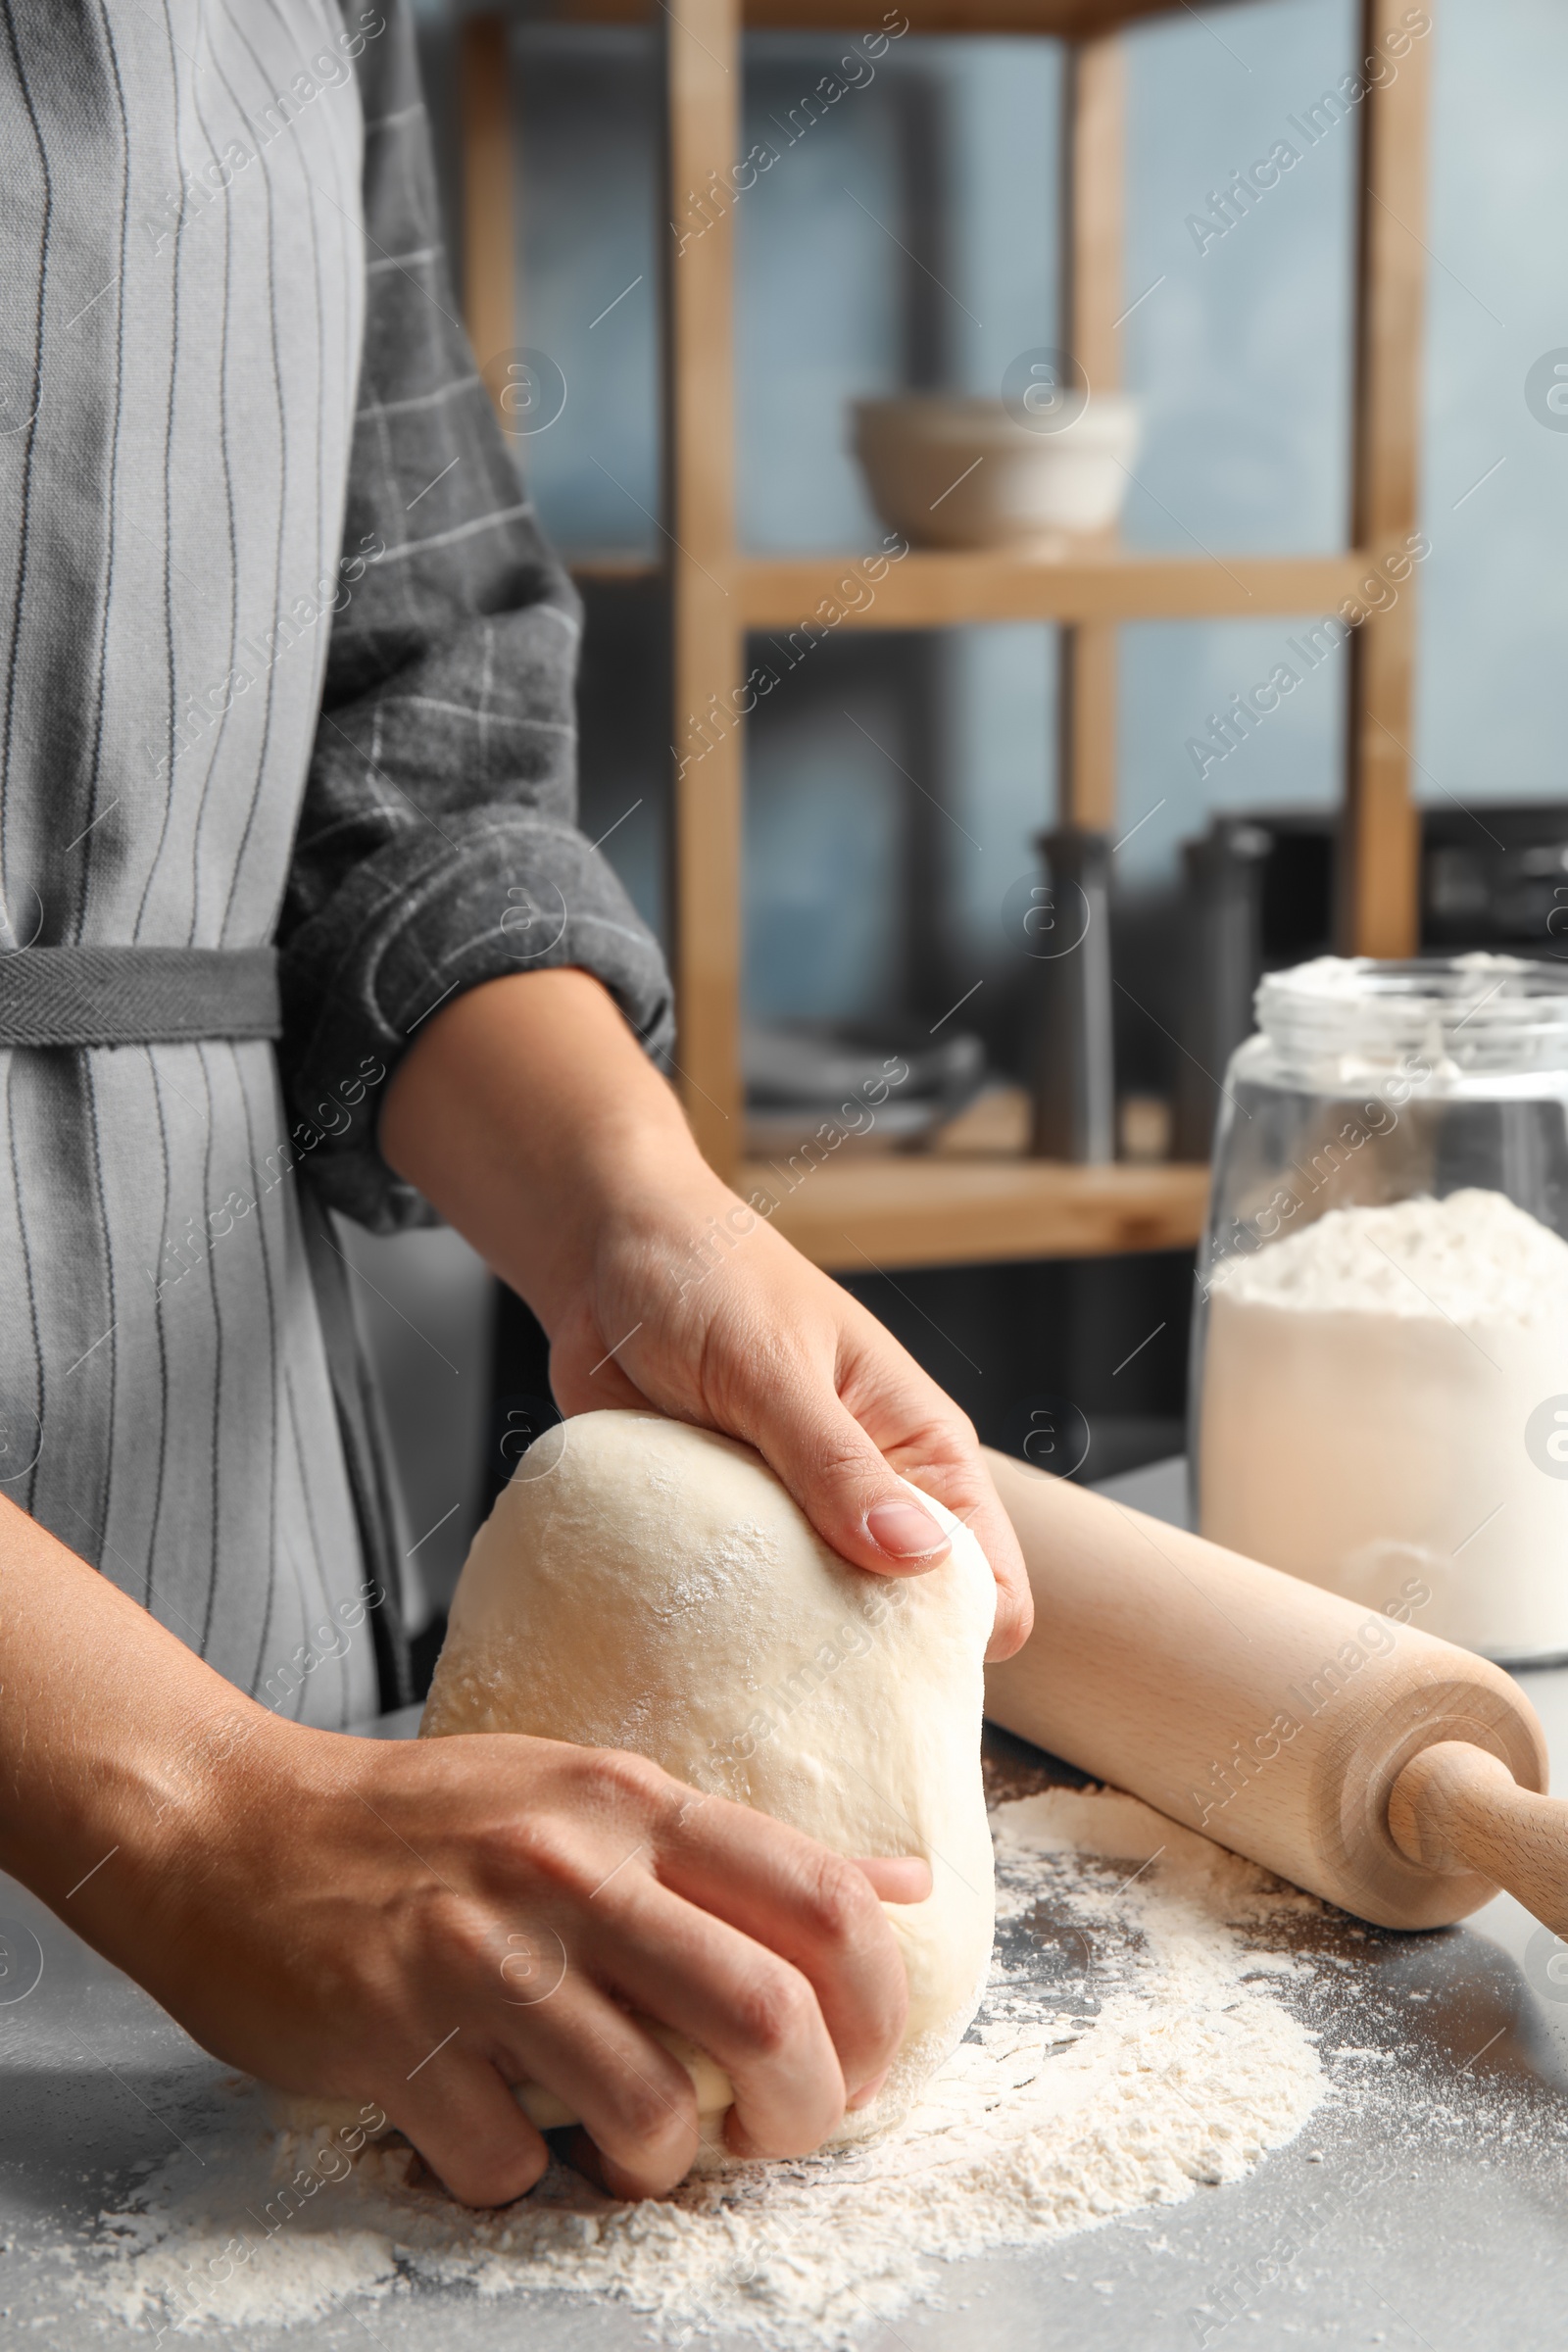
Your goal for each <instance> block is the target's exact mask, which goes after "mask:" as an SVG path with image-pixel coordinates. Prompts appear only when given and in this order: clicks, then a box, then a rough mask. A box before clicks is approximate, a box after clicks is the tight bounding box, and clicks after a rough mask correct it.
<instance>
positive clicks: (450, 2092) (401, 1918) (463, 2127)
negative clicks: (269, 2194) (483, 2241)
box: [0, 1497, 931, 2205]
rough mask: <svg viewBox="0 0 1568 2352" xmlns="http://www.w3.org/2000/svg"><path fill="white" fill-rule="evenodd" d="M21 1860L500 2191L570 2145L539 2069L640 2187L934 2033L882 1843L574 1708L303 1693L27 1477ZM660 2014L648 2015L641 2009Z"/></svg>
mask: <svg viewBox="0 0 1568 2352" xmlns="http://www.w3.org/2000/svg"><path fill="white" fill-rule="evenodd" d="M0 1682H3V1684H4V1690H5V1705H4V1708H3V1709H0V1788H3V1790H4V1802H3V1804H0V1869H4V1870H7V1871H10V1872H11V1873H13V1874H14V1875H15V1876H16V1877H17V1878H19V1879H21V1880H22V1881H23V1882H24V1883H25V1885H26V1886H28V1887H31V1888H32V1889H33V1891H34V1892H35V1893H36V1894H38V1895H40V1896H41V1897H42V1899H43V1900H44V1901H45V1902H46V1903H48V1904H49V1905H50V1906H51V1907H52V1908H53V1909H54V1910H55V1911H56V1912H57V1913H58V1914H59V1916H60V1917H61V1918H62V1919H63V1920H65V1921H66V1922H67V1924H68V1925H69V1926H71V1927H72V1928H73V1929H74V1930H75V1931H76V1933H77V1934H78V1935H81V1936H85V1937H86V1938H87V1940H88V1941H89V1942H90V1943H92V1944H93V1945H94V1946H95V1947H96V1948H97V1949H98V1950H99V1951H100V1952H102V1953H103V1954H104V1955H105V1957H106V1958H107V1959H109V1960H112V1961H113V1962H114V1963H115V1965H116V1966H117V1967H119V1968H123V1969H124V1970H125V1971H126V1973H127V1974H128V1975H130V1976H132V1977H134V1978H135V1979H136V1981H137V1982H138V1983H139V1984H141V1985H145V1986H146V1988H147V1989H148V1991H149V1992H151V1993H152V1994H153V1995H154V1996H155V1998H156V1999H158V2000H160V2001H161V2002H162V2003H163V2005H164V2007H165V2008H166V2009H168V2010H169V2012H170V2013H171V2015H172V2016H173V2017H175V2018H177V2019H178V2020H179V2022H180V2024H181V2025H182V2026H184V2027H185V2028H186V2029H187V2031H188V2032H190V2033H191V2034H194V2035H195V2036H196V2038H197V2040H198V2041H200V2042H201V2043H202V2044H203V2046H204V2047H205V2048H207V2049H209V2050H211V2051H213V2052H214V2053H215V2055H217V2056H218V2057H220V2058H221V2059H223V2060H225V2061H226V2062H227V2063H228V2064H230V2065H233V2066H238V2067H242V2068H244V2069H245V2071H246V2072H247V2073H248V2074H253V2075H257V2076H260V2077H261V2079H262V2080H263V2081H264V2082H274V2083H276V2084H278V2085H279V2086H280V2087H281V2088H283V2089H285V2090H291V2091H296V2092H302V2093H305V2094H306V2095H308V2096H316V2097H323V2096H324V2097H343V2098H352V2099H353V2100H355V2101H356V2102H358V2103H360V2104H361V2105H362V2106H363V2105H366V2104H368V2103H369V2102H374V2103H375V2104H376V2105H378V2106H380V2107H381V2108H382V2109H383V2110H384V2112H385V2114H386V2115H387V2116H388V2117H389V2118H390V2119H391V2121H392V2122H393V2123H394V2124H397V2125H399V2126H400V2127H401V2128H402V2130H403V2131H406V2132H407V2134H408V2136H409V2137H410V2139H411V2140H413V2142H414V2144H415V2146H416V2147H417V2149H418V2150H419V2152H420V2154H421V2155H422V2156H423V2157H424V2158H425V2159H426V2161H427V2162H428V2164H429V2165H430V2167H431V2169H432V2171H434V2172H435V2173H436V2174H438V2175H439V2176H440V2178H441V2179H442V2180H445V2181H446V2183H447V2185H448V2186H449V2187H450V2188H451V2189H452V2190H453V2192H454V2194H456V2195H457V2196H459V2197H462V2198H464V2199H465V2200H466V2201H467V2202H469V2203H471V2204H485V2205H488V2204H504V2203H507V2202H509V2201H510V2200H511V2199H512V2198H514V2197H516V2196H520V2195H521V2194H522V2192H523V2191H524V2190H525V2189H527V2188H529V2187H530V2186H531V2185H532V2183H533V2182H534V2181H535V2180H537V2179H538V2178H539V2175H540V2174H541V2173H542V2172H543V2170H544V2168H545V2163H546V2149H545V2144H544V2142H543V2140H542V2139H541V2138H540V2136H539V2133H538V2132H537V2131H535V2130H534V2128H533V2126H532V2125H531V2124H530V2123H529V2122H528V2121H527V2119H526V2118H525V2117H524V2115H523V2114H522V2112H521V2110H520V2109H519V2108H518V2106H517V2105H516V2102H515V2100H514V2098H513V2097H512V2096H511V2093H510V2090H509V2087H508V2086H509V2084H512V2083H515V2082H525V2081H527V2082H540V2083H543V2084H545V2085H546V2086H547V2087H549V2088H550V2089H552V2090H554V2091H557V2092H558V2093H559V2094H560V2095H561V2096H562V2097H564V2098H565V2099H568V2100H569V2101H570V2102H571V2104H572V2105H573V2106H574V2107H575V2109H576V2111H577V2113H578V2114H579V2115H581V2116H582V2118H583V2119H584V2124H585V2126H586V2129H587V2131H588V2133H589V2136H590V2138H591V2139H592V2141H593V2142H594V2144H595V2146H596V2147H597V2148H598V2150H599V2151H600V2157H601V2170H602V2173H603V2177H604V2179H605V2181H606V2185H607V2186H609V2187H610V2188H611V2189H613V2191H615V2192H616V2193H619V2194H622V2195H628V2196H636V2195H648V2194H657V2193H658V2192H659V2191H661V2190H663V2189H667V2188H669V2187H671V2186H672V2185H673V2183H674V2182H675V2181H677V2180H679V2179H680V2178H681V2176H682V2174H683V2173H684V2172H685V2171H686V2169H687V2167H688V2165H689V2164H690V2162H691V2160H692V2156H693V2154H694V2153H695V2150H696V2145H697V2117H696V2102H695V2097H694V2093H693V2090H692V2083H691V2078H690V2077H689V2076H688V2075H687V2073H686V2071H685V2069H684V2068H683V2067H680V2066H678V2065H677V2064H676V2063H675V2061H674V2060H673V2059H672V2058H671V2057H670V2055H669V2053H668V2051H667V2050H666V2049H664V2047H663V2046H662V2043H661V2042H659V2041H658V2040H656V2039H655V2038H654V2036H653V2035H652V2034H650V2033H649V2032H648V2030H647V2028H646V2026H645V2025H643V2024H642V2023H640V2022H639V2019H640V2018H652V2019H655V2020H657V2021H658V2022H660V2023H661V2024H663V2025H666V2026H672V2027H674V2028H675V2029H676V2030H677V2031H679V2032H682V2033H684V2034H686V2035H687V2037H688V2038H689V2039H691V2040H694V2041H697V2042H698V2043H699V2044H700V2046H701V2047H702V2048H704V2049H706V2050H708V2051H710V2052H711V2054H712V2056H713V2057H714V2058H716V2059H717V2060H718V2061H719V2063H720V2064H721V2065H722V2066H723V2067H724V2068H725V2070H726V2072H727V2073H728V2075H729V2077H730V2080H731V2082H732V2083H733V2084H734V2088H735V2104H734V2107H733V2109H732V2110H731V2113H730V2116H729V2120H728V2124H727V2127H726V2129H727V2131H728V2134H729V2140H730V2145H731V2146H732V2147H733V2148H734V2149H735V2151H736V2152H737V2153H738V2154H757V2155H773V2156H796V2155H802V2154H805V2153H806V2152H807V2151H808V2150H809V2149H811V2148H814V2147H816V2146H818V2145H819V2144H820V2142H821V2141H822V2140H823V2139H824V2138H825V2137H826V2136H827V2134H828V2133H829V2132H831V2131H833V2130H834V2128H835V2127H836V2125H837V2124H838V2122H839V2121H840V2119H841V2117H842V2116H843V2114H844V2111H845V2108H846V2106H847V2105H853V2104H858V2103H861V2102H863V2101H864V2100H865V2099H867V2098H869V2097H870V2096H872V2095H873V2094H874V2092H875V2090H876V2087H877V2085H878V2082H880V2079H881V2077H882V2075H883V2073H884V2071H885V2070H886V2068H887V2066H888V2063H889V2061H890V2060H891V2058H892V2056H893V2054H894V2052H895V2050H896V2049H897V2048H898V2044H899V2040H900V2037H901V2035H902V2034H903V2031H904V2023H905V2018H906V2015H907V2006H908V1993H907V1985H906V1983H905V1977H904V1968H903V1963H902V1961H901V1959H900V1956H899V1951H898V1946H897V1944H896V1942H895V1940H894V1937H893V1933H892V1930H891V1929H890V1928H889V1926H888V1923H887V1920H886V1918H885V1917H884V1915H883V1912H882V1908H881V1903H880V1901H879V1900H878V1897H879V1896H880V1897H881V1898H883V1899H885V1900H887V1901H891V1902H919V1901H922V1900H923V1899H924V1898H925V1896H926V1895H928V1894H929V1892H930V1888H931V1880H930V1873H929V1871H928V1869H927V1868H926V1865H925V1864H924V1863H923V1862H920V1861H916V1860H913V1859H908V1858H906V1859H901V1860H895V1861H888V1860H884V1861H881V1862H867V1863H863V1864H862V1863H857V1862H853V1861H846V1860H844V1859H843V1858H842V1857H841V1856H840V1855H838V1854H835V1853H831V1852H829V1850H828V1849H827V1848H826V1847H825V1846H822V1845H818V1844H817V1843H816V1842H815V1841H814V1840H813V1839H811V1838H807V1837H805V1836H803V1835H802V1834H801V1832H799V1831H798V1830H792V1829H787V1828H785V1826H784V1825H783V1824H782V1823H781V1822H777V1821H772V1820H770V1819H769V1818H768V1817H767V1816H766V1815H765V1814H762V1813H757V1812H754V1811H752V1810H751V1808H750V1807H748V1806H744V1805H737V1804H731V1803H729V1802H727V1801H726V1800H725V1799H724V1798H722V1797H716V1796H704V1795H701V1794H699V1793H698V1792H697V1791H696V1790H695V1789H690V1788H688V1787H687V1786H686V1785H685V1784H684V1783H683V1782H680V1781H676V1780H673V1779H671V1778H670V1776H669V1775H668V1774H666V1773H663V1772H662V1771H660V1769H659V1768H658V1766H657V1765H654V1764H651V1763H649V1762H648V1761H647V1759H646V1758H644V1757H641V1756H631V1755H623V1754H619V1753H617V1752H615V1751H613V1750H604V1749H594V1748H583V1747H574V1746H571V1745H569V1744H567V1743H565V1742H563V1741H558V1740H525V1739H518V1738H514V1737H487V1736H485V1735H482V1734H473V1735H470V1736H467V1737H466V1738H463V1739H452V1740H354V1739H349V1738H346V1737H344V1736H342V1735H340V1734H337V1733H331V1732H318V1731H310V1730H306V1729H304V1728H302V1727H301V1726H300V1725H298V1724H292V1723H284V1722H280V1721H279V1720H278V1718H277V1717H276V1716H275V1715H272V1714H270V1713H269V1712H268V1711H267V1709H265V1708H263V1707H259V1706H258V1705H256V1703H255V1701H254V1700H252V1699H248V1698H245V1697H243V1696H242V1695H241V1694H240V1693H239V1692H238V1691H235V1690H234V1689H233V1688H232V1687H231V1685H229V1684H228V1683H225V1682H224V1681H223V1680H222V1678H221V1676H220V1675H217V1674H215V1673H214V1672H213V1670H212V1668H211V1667H210V1666H207V1665H204V1664H203V1662H202V1660H201V1659H200V1658H198V1657H197V1656H196V1655H195V1653H194V1651H192V1650H189V1649H187V1648H186V1647H185V1645H184V1643H183V1642H179V1641H177V1640H176V1639H175V1637H174V1636H173V1635H172V1633H170V1632H168V1631H167V1630H166V1629H165V1628H164V1627H163V1626H161V1625H159V1624H158V1623H157V1621H156V1620H155V1619H154V1618H152V1617H150V1616H149V1615H148V1614H147V1612H146V1610H144V1609H142V1608H139V1607H138V1606H137V1605H136V1603H135V1602H134V1601H132V1600H130V1599H128V1598H127V1596H126V1595H125V1594H124V1593H122V1592H120V1591H119V1590H118V1589H117V1588H116V1587H115V1586H114V1585H111V1584H110V1583H108V1581H107V1580H106V1579H105V1578H103V1577H101V1576H99V1575H97V1574H96V1573H95V1572H94V1571H93V1570H92V1569H90V1568H89V1567H88V1566H87V1565H86V1563H85V1562H84V1561H82V1560H79V1559H77V1558H76V1556H75V1554H74V1553H73V1552H70V1551H68V1550H67V1549H66V1547H65V1546H64V1544H59V1543H57V1542H56V1540H55V1539H54V1537H52V1536H51V1535H49V1533H48V1532H47V1530H45V1529H44V1528H42V1527H40V1526H39V1525H38V1524H37V1522H36V1521H35V1520H31V1519H28V1518H26V1517H25V1515H24V1514H23V1513H22V1512H21V1511H19V1510H18V1509H17V1507H16V1505H15V1504H14V1503H12V1502H11V1501H9V1500H7V1499H5V1498H3V1497H0ZM632 2012H635V2013H636V2014H631V2013H632Z"/></svg>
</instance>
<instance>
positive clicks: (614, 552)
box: [561, 547, 664, 586]
mask: <svg viewBox="0 0 1568 2352" xmlns="http://www.w3.org/2000/svg"><path fill="white" fill-rule="evenodd" d="M561 560H562V562H563V563H564V564H565V566H566V569H567V570H568V571H569V572H570V574H571V576H572V578H573V579H574V580H595V581H599V582H608V583H609V584H611V585H612V586H619V585H620V584H621V583H623V582H625V581H628V580H659V579H662V578H663V576H664V565H663V564H662V562H661V561H660V559H659V557H658V556H646V555H644V554H643V553H642V552H641V550H640V549H637V548H616V547H594V548H586V549H583V550H581V551H579V552H578V553H576V554H573V552H572V550H571V549H570V548H567V549H565V550H564V553H563V555H562V559H561Z"/></svg>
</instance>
